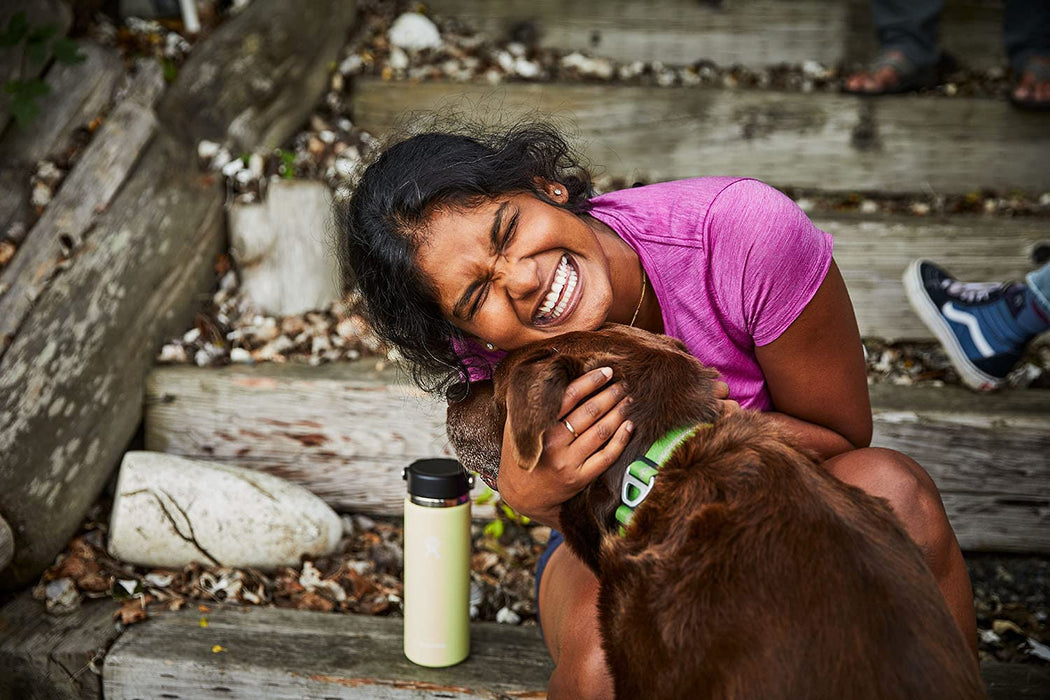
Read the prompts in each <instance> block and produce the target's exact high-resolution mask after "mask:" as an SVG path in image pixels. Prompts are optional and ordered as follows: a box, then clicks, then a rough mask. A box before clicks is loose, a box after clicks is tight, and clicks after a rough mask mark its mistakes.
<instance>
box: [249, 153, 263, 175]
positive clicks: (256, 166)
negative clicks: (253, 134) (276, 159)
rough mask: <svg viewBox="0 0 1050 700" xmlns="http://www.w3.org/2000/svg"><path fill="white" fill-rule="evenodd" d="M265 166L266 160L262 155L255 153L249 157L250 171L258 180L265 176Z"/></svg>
mask: <svg viewBox="0 0 1050 700" xmlns="http://www.w3.org/2000/svg"><path fill="white" fill-rule="evenodd" d="M264 166H265V162H264V161H263V157H262V155H260V154H258V153H253V154H252V155H251V157H250V158H248V172H250V173H251V174H252V177H253V178H255V179H256V180H258V179H259V178H260V177H262V176H263V167H264Z"/></svg>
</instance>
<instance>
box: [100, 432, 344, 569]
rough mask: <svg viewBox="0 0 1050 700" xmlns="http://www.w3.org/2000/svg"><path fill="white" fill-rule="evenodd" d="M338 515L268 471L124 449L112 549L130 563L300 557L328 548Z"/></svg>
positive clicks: (258, 562) (338, 529)
mask: <svg viewBox="0 0 1050 700" xmlns="http://www.w3.org/2000/svg"><path fill="white" fill-rule="evenodd" d="M341 535H342V523H341V522H340V520H339V516H338V515H336V514H335V512H334V511H333V510H332V509H331V508H329V507H328V505H327V504H325V502H324V501H322V500H321V499H320V498H318V497H317V496H315V495H313V494H312V493H310V492H309V491H307V490H306V489H304V488H302V487H301V486H297V485H295V484H292V483H289V482H287V481H285V480H283V479H279V478H278V477H276V476H273V475H271V474H265V473H262V472H257V471H253V470H251V469H244V468H241V467H233V466H229V465H225V464H214V463H208V462H202V461H197V460H190V459H185V458H183V457H176V456H174V455H168V454H162V453H158V452H128V453H126V454H125V455H124V461H123V463H122V464H121V467H120V476H119V477H118V480H117V489H116V497H115V499H114V502H113V514H112V517H111V519H110V536H109V551H110V553H111V554H112V555H113V556H115V557H117V558H119V559H123V560H125V561H128V562H132V563H134V564H140V565H143V566H158V567H166V568H172V567H182V566H185V565H187V564H189V563H190V562H193V561H199V562H202V563H204V564H208V565H220V566H226V567H244V566H249V567H257V568H260V569H273V568H274V567H277V566H294V565H297V564H298V563H299V561H300V559H301V557H303V556H308V557H320V556H325V555H327V554H329V553H330V552H332V551H333V550H334V549H335V547H336V546H337V545H338V543H339V538H340V536H341Z"/></svg>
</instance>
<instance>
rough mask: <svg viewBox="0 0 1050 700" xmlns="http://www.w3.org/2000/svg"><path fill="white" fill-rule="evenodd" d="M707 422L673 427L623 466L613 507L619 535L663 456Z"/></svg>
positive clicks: (650, 484) (650, 486) (646, 492)
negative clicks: (616, 498)
mask: <svg viewBox="0 0 1050 700" xmlns="http://www.w3.org/2000/svg"><path fill="white" fill-rule="evenodd" d="M710 427H711V424H710V423H701V424H699V425H694V426H690V427H687V428H675V429H674V430H671V431H669V432H668V433H666V434H665V435H664V436H663V437H662V438H660V439H659V440H657V441H656V442H654V443H653V446H652V447H650V448H649V450H648V451H647V452H646V453H645V456H644V457H640V458H638V459H636V460H634V461H633V462H631V464H630V466H629V467H627V472H626V473H625V474H624V475H623V488H622V489H621V490H620V505H619V507H617V509H616V519H617V520H618V521H619V523H620V535H621V536H623V535H624V534H625V533H626V531H627V526H628V525H629V524H630V523H631V518H633V517H634V510H635V508H637V507H638V506H640V505H641V504H642V502H643V501H644V500H645V498H646V496H648V495H649V492H650V491H652V489H653V485H654V484H655V483H656V473H657V472H658V471H659V470H660V467H662V466H664V463H665V462H667V458H668V457H670V456H671V454H672V453H673V452H674V451H675V450H676V449H677V448H678V446H679V445H681V444H682V443H683V442H685V441H686V440H687V439H689V438H690V437H692V436H693V434H695V433H696V431H697V430H700V429H701V428H710Z"/></svg>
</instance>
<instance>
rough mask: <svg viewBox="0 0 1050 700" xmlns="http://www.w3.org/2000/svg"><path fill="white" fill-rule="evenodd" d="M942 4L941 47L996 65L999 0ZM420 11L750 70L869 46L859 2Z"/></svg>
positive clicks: (483, 27)
mask: <svg viewBox="0 0 1050 700" xmlns="http://www.w3.org/2000/svg"><path fill="white" fill-rule="evenodd" d="M946 5H947V7H946V8H945V11H944V14H943V16H942V18H941V23H940V34H941V41H942V46H943V47H944V48H945V49H946V50H947V51H950V52H951V53H953V54H954V55H956V56H958V57H959V58H960V59H961V60H962V61H964V62H965V63H966V64H967V65H969V66H972V67H976V68H991V67H996V66H1002V65H1004V63H1005V60H1006V59H1005V54H1004V51H1003V32H1002V6H1001V4H1000V3H989V2H987V1H981V0H954V1H951V2H948V3H946ZM427 7H428V10H429V11H431V12H433V13H434V14H435V15H438V16H440V17H446V18H450V17H455V18H457V19H459V20H461V21H463V22H465V23H467V24H468V25H470V26H471V27H473V28H474V29H476V30H477V31H479V32H481V33H483V34H485V35H487V36H490V37H493V38H495V39H503V38H506V37H508V36H510V34H511V31H512V29H514V28H515V27H516V26H518V27H520V26H521V24H522V23H525V22H528V23H530V24H531V25H532V28H533V30H534V31H536V32H537V33H538V34H539V36H540V41H539V43H540V45H541V46H544V47H551V48H558V49H565V50H574V51H589V52H591V53H592V54H594V55H600V56H609V57H612V58H615V59H617V60H620V61H635V60H642V61H653V60H658V61H663V62H664V63H670V64H689V63H693V62H695V61H697V60H701V59H704V60H709V61H714V62H715V63H718V64H721V65H732V64H739V65H745V66H749V67H759V66H766V65H772V64H778V63H802V62H804V61H807V60H812V61H819V62H820V63H823V64H824V65H826V66H828V67H833V66H836V65H837V64H839V63H840V62H847V63H850V62H853V61H858V60H865V59H867V58H870V57H871V56H872V55H874V52H875V48H876V45H875V30H874V24H873V21H872V17H871V9H870V5H869V4H868V2H866V1H865V0H832V1H830V2H829V1H828V0H749V1H746V2H745V1H741V0H736V1H732V0H731V1H730V2H698V1H697V0H646V2H636V1H632V0H577V2H572V3H565V2H560V1H559V0H533V2H528V3H520V2H505V1H504V2H498V1H497V2H477V0H434V1H433V2H428V3H427Z"/></svg>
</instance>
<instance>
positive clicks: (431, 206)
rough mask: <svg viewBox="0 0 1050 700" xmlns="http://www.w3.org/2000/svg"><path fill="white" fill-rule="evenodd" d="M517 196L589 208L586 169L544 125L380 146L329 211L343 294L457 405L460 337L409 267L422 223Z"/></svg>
mask: <svg viewBox="0 0 1050 700" xmlns="http://www.w3.org/2000/svg"><path fill="white" fill-rule="evenodd" d="M544 181H548V182H557V183H560V184H561V185H562V186H564V187H565V188H566V190H567V192H568V202H567V203H566V204H558V203H556V202H554V201H553V200H551V199H550V198H549V197H548V196H547V195H546V193H545V192H544V190H543V189H542V188H541V185H542V184H543V183H544ZM518 193H531V194H533V195H535V196H536V197H539V198H540V199H542V200H544V201H545V202H547V203H549V204H552V205H554V206H560V207H562V208H565V209H568V210H570V211H572V212H574V213H577V214H580V213H584V212H586V211H587V210H588V209H589V203H588V200H589V198H590V197H591V196H592V195H593V189H592V186H591V175H590V172H589V171H588V170H587V168H586V167H585V166H583V165H582V164H581V161H580V159H579V157H578V156H577V154H576V153H575V151H574V150H573V148H572V147H571V146H570V145H569V143H568V141H567V140H566V139H565V138H564V137H563V136H562V135H561V134H560V133H559V131H558V130H557V129H556V128H555V127H553V126H551V125H550V124H545V123H524V124H516V125H514V126H511V127H509V128H505V129H501V130H498V131H485V132H480V133H478V132H475V133H457V132H454V131H441V132H437V131H432V132H426V133H421V134H417V135H415V136H412V137H410V138H407V139H404V140H402V141H400V142H397V143H395V144H394V145H392V146H389V147H388V148H386V149H385V150H383V151H382V153H381V154H380V155H379V157H378V158H377V159H376V160H375V161H374V162H372V163H371V164H370V165H369V166H368V167H367V168H366V169H365V170H364V173H363V174H362V176H361V179H360V181H359V182H358V184H357V187H356V189H355V190H354V192H353V194H352V195H351V196H350V198H349V199H348V200H346V201H345V202H341V203H338V204H337V205H336V217H335V219H336V236H337V245H336V256H337V258H338V262H339V267H340V270H341V284H342V288H343V291H344V292H349V291H351V290H357V291H358V292H359V293H360V294H361V297H362V299H363V300H364V304H365V310H366V314H367V316H368V319H369V321H370V323H371V324H372V329H373V331H374V332H375V333H376V335H378V336H379V337H380V338H382V339H383V340H384V341H386V342H387V343H389V344H391V345H393V346H394V347H395V348H397V349H398V350H399V351H400V353H401V355H402V356H403V357H404V358H405V359H407V360H408V361H409V362H410V363H411V366H412V377H413V379H414V380H415V382H416V384H418V385H419V386H420V387H421V388H422V389H424V390H425V391H430V392H439V393H446V394H447V395H448V397H449V398H451V399H455V398H457V394H460V393H461V390H462V389H463V388H465V382H466V378H467V376H468V375H467V365H466V363H465V362H464V358H461V357H460V356H459V355H458V354H457V353H456V351H455V350H454V348H453V345H452V342H453V340H456V339H462V338H464V335H463V333H462V332H461V331H460V330H459V329H458V328H456V327H455V326H454V325H453V324H452V323H451V322H450V321H449V320H447V319H446V318H444V317H443V315H442V313H441V308H440V306H439V305H438V302H437V294H436V292H435V290H434V287H433V285H432V284H431V282H430V281H429V280H428V279H427V278H426V277H425V276H424V275H423V274H422V272H421V271H420V269H419V267H418V266H417V265H416V252H417V250H418V249H419V246H420V245H421V244H422V243H423V240H424V237H425V234H426V225H427V221H428V219H429V217H430V215H431V214H433V213H434V212H435V211H438V210H443V209H448V208H464V209H466V208H470V207H474V206H478V205H480V204H482V203H484V202H486V201H491V200H493V199H497V198H500V197H503V196H507V195H511V194H518ZM469 359H471V360H472V364H473V363H476V362H478V360H479V358H469Z"/></svg>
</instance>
